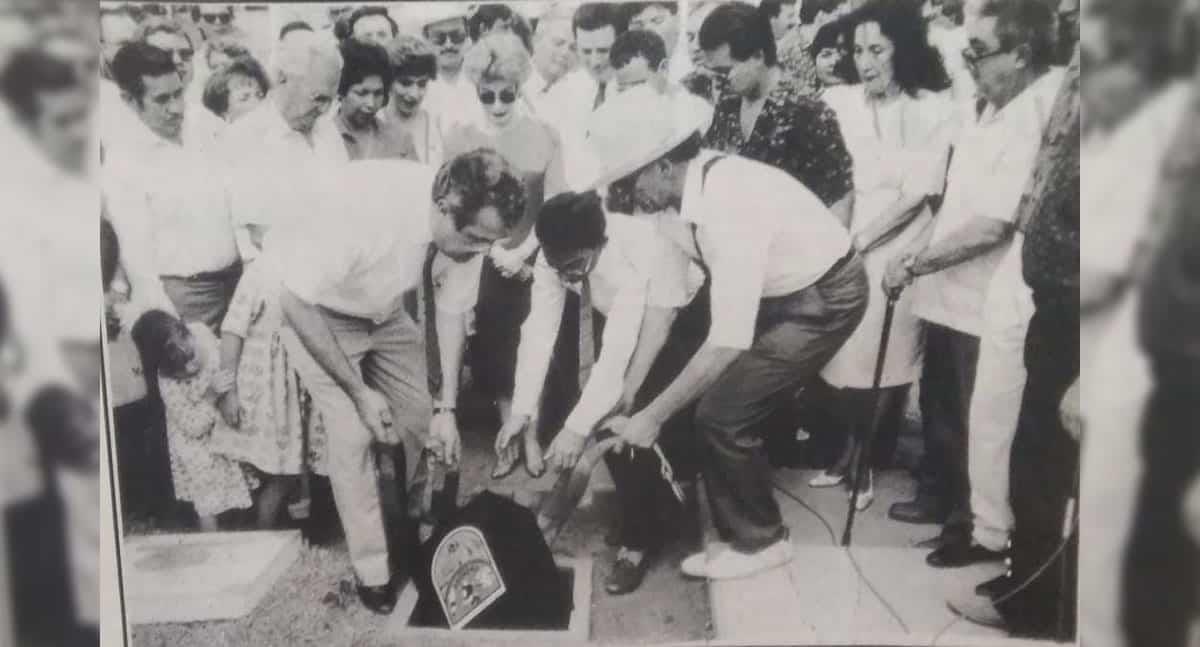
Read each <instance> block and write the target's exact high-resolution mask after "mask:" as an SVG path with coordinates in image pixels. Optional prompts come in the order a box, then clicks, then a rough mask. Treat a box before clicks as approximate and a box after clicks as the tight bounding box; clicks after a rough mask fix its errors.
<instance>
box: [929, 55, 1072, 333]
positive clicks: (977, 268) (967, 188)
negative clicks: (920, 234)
mask: <svg viewBox="0 0 1200 647" xmlns="http://www.w3.org/2000/svg"><path fill="white" fill-rule="evenodd" d="M1062 79H1063V69H1062V68H1053V69H1052V70H1051V71H1049V72H1047V73H1046V74H1044V75H1043V76H1042V77H1041V78H1040V79H1038V80H1037V81H1035V82H1034V83H1033V85H1031V86H1029V87H1028V88H1026V89H1025V91H1024V92H1022V93H1021V94H1020V95H1019V96H1017V97H1016V98H1014V99H1013V100H1012V101H1010V102H1009V103H1008V105H1006V106H1004V108H1003V109H1002V110H999V111H997V110H995V109H994V108H992V107H991V106H990V105H989V106H988V107H986V108H985V109H984V111H983V114H982V115H981V116H980V117H979V118H978V120H975V119H968V120H967V123H966V125H965V126H964V128H963V129H962V131H961V132H960V134H959V137H958V139H957V141H956V143H955V146H954V157H953V158H952V159H951V162H950V170H949V172H948V174H947V176H946V198H945V201H944V202H943V203H942V208H941V211H939V212H938V215H937V217H936V218H935V219H934V223H933V235H932V238H931V239H930V245H935V244H937V243H938V242H939V241H941V240H944V239H945V238H946V237H947V236H949V235H950V234H952V233H953V232H954V231H955V230H957V229H959V228H961V227H962V226H964V225H965V224H967V223H969V222H970V221H971V220H972V219H973V218H988V219H991V220H997V221H1000V222H1006V223H1011V222H1013V220H1014V219H1015V218H1016V215H1017V205H1018V203H1019V202H1020V200H1021V194H1022V193H1023V192H1024V190H1025V187H1026V185H1027V184H1028V183H1029V177H1030V175H1031V174H1032V172H1033V163H1034V160H1035V158H1036V157H1037V152H1038V149H1039V148H1040V146H1041V143H1042V131H1043V130H1044V129H1045V127H1046V122H1047V121H1048V120H1049V119H1050V111H1051V110H1052V108H1053V107H1054V99H1055V97H1056V96H1057V94H1058V90H1059V87H1060V85H1061V84H1062ZM1009 244H1010V243H1005V244H1003V245H1000V246H998V247H997V248H995V249H993V250H991V251H989V252H987V253H985V254H982V255H980V256H978V257H976V258H973V259H971V260H969V261H966V262H965V263H960V264H958V265H955V266H953V267H949V268H946V269H944V270H942V271H940V272H937V273H934V274H927V275H924V276H921V277H919V278H917V280H916V282H915V283H914V285H913V292H914V294H913V313H914V314H916V315H917V316H918V317H920V318H922V319H924V320H926V321H929V322H932V323H935V324H939V325H942V326H946V327H947V328H951V329H953V330H957V331H959V332H964V333H967V334H970V335H975V336H979V334H980V333H981V332H982V330H983V299H984V295H985V293H986V290H987V286H988V282H989V281H990V280H991V278H992V274H993V273H994V272H995V270H996V266H997V265H998V264H999V263H1000V259H1001V258H1003V257H1004V253H1005V252H1006V251H1007V250H1008V246H1009Z"/></svg>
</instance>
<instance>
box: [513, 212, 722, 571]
mask: <svg viewBox="0 0 1200 647" xmlns="http://www.w3.org/2000/svg"><path fill="white" fill-rule="evenodd" d="M536 233H537V238H538V242H539V243H540V244H541V252H540V253H539V256H538V259H537V261H536V264H535V266H534V270H533V276H534V278H533V288H532V289H533V296H532V305H531V308H530V313H529V316H528V317H527V318H526V319H525V323H524V325H523V326H522V328H521V340H522V343H521V345H520V348H519V350H518V355H517V373H516V389H515V392H514V395H513V408H512V417H511V418H510V419H509V421H508V423H506V424H505V426H504V428H503V429H502V430H501V432H500V434H499V436H498V437H497V440H496V447H497V452H498V453H499V454H501V455H503V453H504V449H505V447H506V446H507V445H508V444H509V442H510V441H511V440H512V439H514V438H515V437H516V436H517V435H518V434H520V433H522V432H524V433H525V438H526V442H529V441H530V440H531V439H534V438H536V436H535V435H534V434H535V433H536V430H535V429H532V428H530V423H531V422H532V421H533V420H535V419H537V418H538V408H539V406H538V403H539V400H540V399H541V397H542V395H543V384H546V383H547V375H548V374H549V373H550V370H551V369H550V367H551V363H552V360H554V362H555V363H556V365H558V366H559V367H570V366H571V365H572V364H575V365H576V366H578V367H579V371H578V372H572V374H571V375H570V376H566V375H563V376H559V377H561V378H562V379H564V380H570V381H571V382H575V383H578V386H579V391H580V394H579V398H578V401H577V403H576V404H575V406H574V409H573V410H572V412H571V414H570V416H568V417H567V419H566V422H565V424H564V426H563V428H562V429H561V430H554V431H556V432H557V433H556V435H555V436H554V440H553V441H552V443H551V445H550V450H549V453H548V454H547V458H548V460H549V462H550V463H551V465H553V466H554V467H555V468H557V469H559V470H563V469H571V468H572V467H573V466H574V464H575V462H576V461H577V460H578V459H579V456H580V453H581V451H582V449H583V446H584V443H585V441H586V440H587V438H588V436H590V435H591V434H592V433H593V432H594V431H595V429H596V428H597V427H598V426H599V425H600V423H601V421H602V420H604V419H606V418H608V417H609V416H610V415H611V414H613V413H614V412H616V413H622V414H627V413H629V410H630V408H631V407H632V406H633V405H634V400H635V398H636V397H638V395H639V393H641V392H642V390H643V388H646V387H650V386H651V385H650V384H649V383H648V382H647V381H646V378H647V376H648V375H649V374H650V373H651V369H652V368H653V367H654V366H655V365H656V359H657V358H658V356H659V351H660V350H662V349H663V348H664V345H666V344H669V343H670V342H669V341H668V335H669V334H670V333H671V330H672V323H673V322H674V320H675V316H676V314H677V312H678V310H679V309H680V308H682V307H683V306H685V305H687V304H688V303H689V302H690V301H691V300H692V297H693V296H694V294H695V293H696V291H697V290H698V289H699V287H700V286H699V284H698V281H690V280H689V273H688V269H689V266H690V261H689V260H688V258H687V257H686V256H685V255H684V254H683V253H682V252H681V251H680V250H678V249H677V248H675V247H674V246H673V245H672V244H671V243H670V242H669V241H667V240H666V239H664V238H663V237H661V236H659V235H658V233H657V232H656V231H655V227H654V225H653V224H652V223H650V222H648V221H643V220H639V219H636V218H634V217H632V216H627V215H622V214H616V213H609V214H606V213H605V212H604V209H603V207H602V206H601V200H600V196H599V195H597V194H596V193H595V192H587V193H572V192H567V193H562V194H559V195H557V196H555V197H554V198H551V199H550V200H549V201H547V202H546V204H545V205H543V206H542V209H541V211H540V213H539V215H538V221H537V226H536ZM570 293H575V294H576V295H577V297H578V303H579V306H578V307H579V308H580V309H582V308H585V307H586V308H588V309H589V312H583V311H582V310H581V311H580V313H579V325H578V332H576V331H574V330H569V329H564V328H563V326H564V322H566V321H573V320H574V319H575V318H574V317H571V318H567V317H565V316H564V314H565V313H564V306H565V305H566V304H567V303H575V301H574V300H572V301H568V299H567V296H568V294H570ZM593 309H594V313H593V312H590V310H593ZM567 325H570V324H567ZM601 328H603V334H602V340H601V343H600V352H599V356H598V357H596V351H595V348H596V345H595V343H596V341H597V339H596V335H597V332H596V331H599V330H600V329H601ZM563 335H565V336H566V337H567V338H571V337H574V338H576V339H577V341H578V344H577V345H575V348H576V349H578V352H579V353H581V354H582V355H579V357H580V358H582V360H583V361H582V363H579V362H571V361H570V360H569V359H568V357H566V356H570V355H572V353H570V352H560V353H557V356H556V352H555V351H556V349H561V350H562V351H566V350H567V349H568V348H569V346H566V345H563V344H562V343H561V342H560V343H558V344H555V343H552V342H553V340H556V339H560V336H563ZM673 341H676V342H682V341H684V340H682V339H675V340H673ZM692 350H694V347H693V348H692ZM589 352H590V353H591V357H587V354H588V353H589ZM668 354H669V355H671V354H672V353H668ZM679 354H680V353H673V355H679ZM686 359H687V357H686V356H684V357H683V358H682V360H683V361H686ZM593 360H594V362H593ZM680 368H682V362H676V363H675V366H674V369H675V371H674V372H675V373H677V372H678V370H679V369H680ZM662 370H663V369H661V368H660V372H662ZM667 370H669V369H667ZM673 377H674V373H672V374H671V375H669V376H666V378H665V379H666V380H669V379H672V378H673ZM556 379H557V378H556ZM658 382H659V383H662V384H663V385H665V381H664V379H659V380H658ZM660 388H661V387H660ZM568 390H570V389H568ZM653 395H656V393H651V394H650V396H649V397H653ZM643 399H648V398H643ZM672 429H673V431H674V432H675V433H673V434H672V436H673V437H672V438H671V439H670V440H671V441H672V443H671V444H669V445H668V448H669V449H670V450H674V449H676V446H678V445H684V444H686V443H687V441H688V440H689V438H688V436H690V434H689V433H688V432H687V431H686V430H687V429H688V425H686V423H685V424H684V425H682V426H681V425H674V426H673V428H672ZM681 429H682V430H683V431H682V434H681V433H679V432H680V431H681ZM681 435H682V436H683V437H682V438H680V436H681ZM664 451H668V449H664ZM679 453H682V452H674V451H668V454H669V460H672V463H674V464H676V465H680V464H681V463H680V462H679V461H678V460H675V459H676V458H677V456H678V454H679ZM630 454H634V455H633V456H631V455H630ZM605 459H606V461H607V462H608V463H609V466H610V471H611V472H612V474H613V480H614V483H615V484H616V487H617V492H618V497H619V499H620V501H621V503H620V507H621V510H620V515H621V518H622V519H623V522H622V523H621V535H620V543H621V551H620V553H619V555H618V558H617V562H616V565H615V566H614V568H613V571H612V572H611V574H610V576H609V578H608V580H607V581H606V582H605V589H606V590H608V591H609V592H610V593H613V594H622V593H628V592H631V591H633V590H634V589H636V588H637V587H638V586H639V585H640V584H641V580H642V577H643V576H644V575H645V572H646V570H647V568H648V566H649V563H650V562H649V560H648V559H647V555H646V553H647V551H650V550H652V549H656V548H660V547H661V545H660V544H658V542H660V541H662V539H663V538H664V537H665V536H667V535H669V530H668V528H667V527H666V526H663V525H662V523H663V522H666V521H668V520H669V519H670V518H671V513H672V512H677V511H678V510H677V509H672V508H670V507H666V508H664V507H663V506H660V505H658V504H659V503H663V502H664V501H665V500H667V499H670V500H672V501H673V500H674V499H673V497H672V496H671V494H670V491H669V490H667V491H666V492H665V494H666V496H665V497H664V496H657V495H660V494H664V492H661V490H666V484H665V483H664V482H663V481H662V479H661V477H660V476H659V470H660V467H659V464H658V461H657V459H656V458H655V456H654V455H653V454H652V453H651V452H647V451H646V450H644V449H639V450H636V453H635V452H632V451H631V452H630V453H625V452H622V453H621V454H620V456H616V455H613V454H609V455H606V457H605ZM675 518H678V515H675Z"/></svg>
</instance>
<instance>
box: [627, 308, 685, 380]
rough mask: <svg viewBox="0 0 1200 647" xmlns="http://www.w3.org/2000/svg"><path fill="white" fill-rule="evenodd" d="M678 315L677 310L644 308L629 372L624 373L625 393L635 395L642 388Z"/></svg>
mask: <svg viewBox="0 0 1200 647" xmlns="http://www.w3.org/2000/svg"><path fill="white" fill-rule="evenodd" d="M678 314H679V309H678V308H656V307H653V306H650V307H647V308H646V314H645V315H644V316H643V317H642V328H641V331H640V332H639V333H638V342H637V347H636V348H635V349H634V351H633V357H632V358H631V359H630V360H629V370H627V371H626V372H625V391H626V392H627V393H636V392H637V390H638V389H640V388H642V383H643V382H645V381H646V376H647V375H649V374H650V369H651V367H653V366H654V360H655V359H657V358H658V354H659V352H660V351H662V347H663V346H664V345H665V344H666V343H667V338H668V337H670V334H671V326H672V324H674V323H675V317H676V315H678Z"/></svg>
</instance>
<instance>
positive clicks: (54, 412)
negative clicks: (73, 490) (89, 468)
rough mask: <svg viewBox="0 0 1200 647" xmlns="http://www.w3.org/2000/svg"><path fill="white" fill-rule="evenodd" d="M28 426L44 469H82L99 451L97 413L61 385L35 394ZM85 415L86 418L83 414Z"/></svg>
mask: <svg viewBox="0 0 1200 647" xmlns="http://www.w3.org/2000/svg"><path fill="white" fill-rule="evenodd" d="M24 413H25V415H24V417H25V424H26V425H27V426H28V428H29V430H30V431H32V432H33V434H32V436H33V441H34V447H35V448H36V450H37V454H38V458H39V459H40V460H41V461H42V464H43V466H44V467H51V466H56V465H65V466H80V465H86V464H87V457H88V456H89V455H94V450H95V448H96V436H95V427H91V428H90V429H89V428H88V426H82V427H81V424H82V425H87V422H83V421H84V420H87V421H88V422H91V423H93V424H94V423H95V417H94V415H95V412H94V411H93V409H92V406H91V404H90V403H89V402H88V401H87V400H86V399H84V398H83V397H81V396H79V395H77V394H76V393H74V392H73V391H72V390H71V389H69V388H67V387H66V386H63V385H62V384H49V385H47V386H43V387H41V388H39V389H38V390H37V391H35V392H34V395H33V396H32V397H31V398H30V399H29V404H28V405H26V407H25V412H24ZM81 413H82V414H85V415H82V416H81Z"/></svg>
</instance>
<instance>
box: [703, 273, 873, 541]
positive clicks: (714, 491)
mask: <svg viewBox="0 0 1200 647" xmlns="http://www.w3.org/2000/svg"><path fill="white" fill-rule="evenodd" d="M868 298H869V288H868V284H867V274H866V270H865V269H864V268H863V263H862V259H861V258H860V257H859V256H858V255H857V254H854V255H851V256H850V257H849V258H848V260H847V261H846V262H844V263H839V265H838V266H837V267H835V269H833V270H831V271H830V272H829V274H827V275H826V276H824V277H822V278H821V280H819V281H818V282H817V283H816V284H815V285H813V286H810V287H808V288H805V289H803V290H800V291H798V292H796V293H794V294H791V295H788V296H785V297H780V298H775V299H764V300H763V301H762V302H760V305H759V313H758V320H757V324H756V334H755V340H754V345H753V346H752V347H751V348H750V349H749V350H747V351H746V352H744V353H742V354H741V355H740V356H739V357H738V358H737V359H736V360H735V361H734V362H733V364H732V365H730V367H729V368H728V369H726V371H725V372H724V373H722V374H721V376H720V377H719V378H717V381H716V382H715V383H714V384H713V385H712V387H710V388H709V389H708V391H707V392H705V394H704V395H703V396H702V397H701V398H700V402H699V405H698V406H697V409H696V427H697V428H698V430H699V432H700V437H701V442H702V445H703V451H704V456H703V468H702V470H703V474H704V482H705V487H706V488H707V493H708V499H709V505H710V506H711V508H712V515H713V523H714V525H715V526H716V529H717V533H718V534H719V535H720V538H721V539H722V541H725V542H727V543H729V544H730V545H731V546H732V547H733V548H734V549H736V550H740V551H743V552H756V551H758V550H760V549H762V548H764V547H766V546H768V545H770V544H772V543H774V542H776V541H778V540H779V539H780V538H782V537H783V536H785V535H786V532H787V530H786V528H784V526H783V523H782V520H781V519H780V516H779V505H778V504H777V503H776V501H775V497H774V494H773V493H772V491H771V468H770V464H769V463H768V461H767V453H766V450H765V448H764V443H763V439H764V436H765V435H766V433H767V429H766V427H767V426H768V420H769V418H770V415H771V413H772V412H773V411H774V410H776V409H777V408H778V407H779V406H781V405H782V404H783V403H784V402H786V399H787V398H790V397H791V396H792V395H793V394H794V393H795V392H796V389H798V388H799V387H801V386H803V385H806V384H809V383H811V382H812V381H813V380H814V379H815V378H816V377H817V375H818V373H819V372H820V370H821V369H822V368H824V366H825V364H827V363H828V362H829V360H830V359H831V358H832V357H833V355H834V354H835V353H837V351H838V349H840V348H841V347H842V345H843V344H844V343H845V342H846V339H848V338H849V337H850V334H851V333H852V332H854V329H855V328H856V327H857V326H858V324H859V322H860V321H861V320H862V317H863V313H864V312H865V310H866V306H867V299H868Z"/></svg>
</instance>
